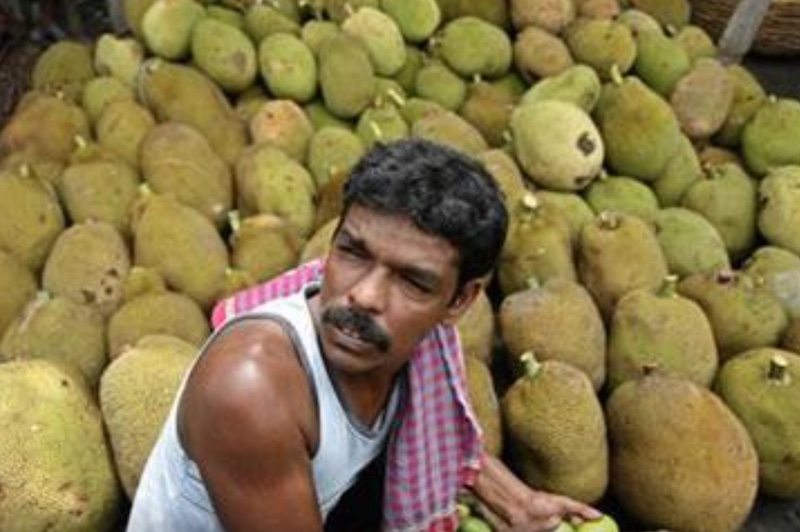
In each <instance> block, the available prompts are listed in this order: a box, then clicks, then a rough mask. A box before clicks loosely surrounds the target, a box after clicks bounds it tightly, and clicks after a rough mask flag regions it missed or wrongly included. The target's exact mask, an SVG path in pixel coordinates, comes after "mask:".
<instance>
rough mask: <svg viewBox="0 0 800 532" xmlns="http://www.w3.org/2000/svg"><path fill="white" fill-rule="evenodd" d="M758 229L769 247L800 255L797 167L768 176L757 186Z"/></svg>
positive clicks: (799, 209) (777, 171)
mask: <svg viewBox="0 0 800 532" xmlns="http://www.w3.org/2000/svg"><path fill="white" fill-rule="evenodd" d="M758 204H759V208H758V229H759V230H760V231H761V234H762V235H763V236H764V238H766V239H767V241H768V242H769V243H770V244H773V245H776V246H781V247H783V248H786V249H788V250H789V251H792V252H793V253H795V254H796V255H797V254H800V235H798V231H797V227H800V225H798V224H800V165H797V166H784V167H781V168H777V169H775V170H773V171H771V172H769V173H768V174H767V175H766V177H765V178H764V179H762V180H761V182H760V183H759V185H758Z"/></svg>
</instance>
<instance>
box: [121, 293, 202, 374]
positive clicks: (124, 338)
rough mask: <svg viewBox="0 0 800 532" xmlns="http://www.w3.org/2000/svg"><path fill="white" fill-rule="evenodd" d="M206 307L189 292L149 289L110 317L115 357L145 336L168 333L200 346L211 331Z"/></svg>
mask: <svg viewBox="0 0 800 532" xmlns="http://www.w3.org/2000/svg"><path fill="white" fill-rule="evenodd" d="M210 332H211V331H210V329H209V326H208V321H207V320H206V317H205V315H204V314H203V310H202V309H201V308H200V307H199V306H198V304H197V303H195V302H194V300H193V299H191V298H190V297H188V296H185V295H183V294H180V293H177V292H170V291H167V290H161V291H155V292H145V293H143V294H141V295H139V296H138V297H134V298H133V299H131V300H130V301H127V302H126V303H125V304H124V305H122V306H121V307H120V308H119V310H117V312H115V313H114V315H113V316H111V319H110V320H109V321H108V329H107V338H108V353H109V356H110V357H111V358H112V359H114V358H116V357H118V356H120V355H121V354H122V353H123V352H124V351H125V349H127V348H129V347H131V346H133V345H135V344H136V343H137V342H138V341H139V340H140V339H141V338H143V337H145V336H150V335H153V334H166V335H170V336H174V337H176V338H180V339H181V340H183V341H185V342H187V343H189V344H192V345H194V346H195V347H200V346H201V345H203V342H205V340H206V339H207V338H208V335H209V333H210Z"/></svg>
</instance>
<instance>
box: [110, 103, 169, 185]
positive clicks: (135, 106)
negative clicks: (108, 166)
mask: <svg viewBox="0 0 800 532" xmlns="http://www.w3.org/2000/svg"><path fill="white" fill-rule="evenodd" d="M155 126H156V119H155V117H154V116H153V113H151V112H150V110H149V109H148V108H146V107H145V106H143V105H141V104H139V103H138V102H137V101H136V100H134V99H126V98H121V99H116V100H113V101H111V102H109V103H108V105H106V106H105V107H104V108H103V111H102V112H101V113H100V116H98V118H97V122H96V123H95V134H96V136H97V142H98V144H100V146H102V147H104V148H106V149H108V150H109V151H111V152H113V153H115V154H117V155H118V156H119V157H120V158H121V159H122V160H123V161H125V162H126V163H127V164H128V165H129V166H131V167H132V168H135V169H137V170H138V169H139V162H140V161H139V148H140V146H141V144H142V141H143V140H144V138H145V136H147V134H148V133H149V132H150V130H151V129H153V128H154V127H155Z"/></svg>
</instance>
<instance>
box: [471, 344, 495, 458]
mask: <svg viewBox="0 0 800 532" xmlns="http://www.w3.org/2000/svg"><path fill="white" fill-rule="evenodd" d="M464 371H465V373H466V376H467V395H468V396H469V402H470V406H472V411H473V413H474V414H475V417H476V418H477V421H478V425H479V426H480V428H481V431H482V432H483V434H482V436H483V447H484V449H485V450H486V452H487V453H489V454H491V455H493V456H500V453H501V452H502V450H503V428H502V421H501V419H500V402H499V401H498V400H497V393H496V392H495V389H494V383H493V382H492V374H491V372H490V371H489V367H488V366H487V365H486V364H485V363H484V362H482V361H481V360H479V359H477V358H475V357H473V356H470V355H467V356H465V357H464Z"/></svg>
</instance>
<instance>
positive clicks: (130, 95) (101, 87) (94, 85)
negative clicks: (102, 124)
mask: <svg viewBox="0 0 800 532" xmlns="http://www.w3.org/2000/svg"><path fill="white" fill-rule="evenodd" d="M135 98H136V95H135V93H134V92H133V89H132V88H130V87H129V86H127V85H125V83H123V82H122V81H120V80H119V78H116V77H114V76H98V77H96V78H94V79H93V80H91V81H89V82H88V83H86V85H84V86H83V94H82V95H81V106H82V107H83V109H84V111H86V116H88V117H89V120H90V121H91V123H92V124H97V121H98V119H99V118H100V115H101V114H102V113H103V110H105V108H106V106H107V105H108V104H109V103H111V102H113V101H114V100H120V99H127V100H133V99H135Z"/></svg>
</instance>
